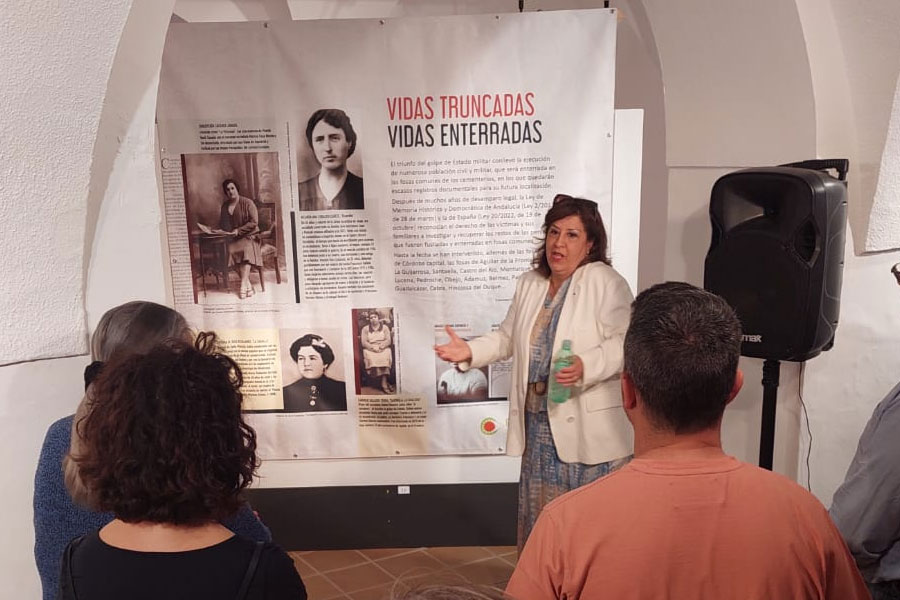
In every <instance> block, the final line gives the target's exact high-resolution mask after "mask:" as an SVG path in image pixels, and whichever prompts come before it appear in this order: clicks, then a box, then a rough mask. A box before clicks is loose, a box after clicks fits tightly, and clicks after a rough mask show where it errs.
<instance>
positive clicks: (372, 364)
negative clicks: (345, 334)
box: [359, 310, 394, 394]
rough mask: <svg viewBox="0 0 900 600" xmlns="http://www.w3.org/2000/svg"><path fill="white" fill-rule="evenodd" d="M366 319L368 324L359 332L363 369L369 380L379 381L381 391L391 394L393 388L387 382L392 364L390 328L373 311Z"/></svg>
mask: <svg viewBox="0 0 900 600" xmlns="http://www.w3.org/2000/svg"><path fill="white" fill-rule="evenodd" d="M368 318H369V322H368V323H367V324H366V325H364V326H363V328H362V330H360V332H359V343H360V345H361V346H362V347H363V367H364V368H365V369H366V374H367V375H368V376H369V377H370V378H371V379H373V380H375V381H378V380H379V379H380V383H381V391H383V392H384V393H385V394H393V393H394V386H392V385H391V383H390V381H388V377H389V376H390V374H391V366H393V364H394V355H393V352H392V350H391V346H392V345H393V343H394V342H393V337H392V336H391V328H390V327H388V326H387V325H385V324H384V323H383V322H382V321H381V317H379V316H378V313H377V312H376V311H374V310H373V311H371V312H370V313H369V317H368Z"/></svg>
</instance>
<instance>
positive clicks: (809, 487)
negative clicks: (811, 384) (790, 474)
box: [797, 361, 812, 492]
mask: <svg viewBox="0 0 900 600" xmlns="http://www.w3.org/2000/svg"><path fill="white" fill-rule="evenodd" d="M805 369H806V362H805V361H804V362H802V363H800V377H799V378H798V379H797V397H798V398H800V407H801V408H802V409H803V418H804V420H805V421H806V435H807V437H809V444H808V445H807V447H806V489H807V490H808V491H810V492H812V483H811V478H810V473H809V457H810V455H811V454H812V428H811V427H810V425H809V412H808V411H807V410H806V403H805V402H804V401H803V374H804V371H805Z"/></svg>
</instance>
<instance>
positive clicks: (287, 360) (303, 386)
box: [280, 329, 347, 412]
mask: <svg viewBox="0 0 900 600" xmlns="http://www.w3.org/2000/svg"><path fill="white" fill-rule="evenodd" d="M280 342H281V343H280V345H281V353H282V357H281V378H282V383H283V385H284V387H283V388H282V394H283V397H284V412H326V411H328V412H334V411H346V410H347V387H346V384H345V382H344V366H343V364H344V361H343V360H342V356H341V337H340V332H339V331H338V330H337V329H316V330H309V331H307V330H302V329H283V330H281V332H280Z"/></svg>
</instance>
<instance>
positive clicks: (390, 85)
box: [159, 10, 616, 459]
mask: <svg viewBox="0 0 900 600" xmlns="http://www.w3.org/2000/svg"><path fill="white" fill-rule="evenodd" d="M615 26H616V18H615V14H614V13H613V12H612V11H609V10H595V11H572V12H546V13H526V14H510V15H490V16H464V17H437V18H406V19H390V20H376V19H373V20H347V21H298V22H292V23H277V24H275V23H273V24H268V25H265V24H260V23H240V24H173V25H172V27H171V30H170V33H169V38H168V41H167V45H166V50H165V55H164V58H163V68H162V74H161V80H160V93H159V124H160V125H159V133H160V142H161V144H160V145H161V156H160V159H161V165H162V177H163V189H164V204H165V215H166V231H167V237H168V253H169V261H170V268H171V276H172V286H173V290H174V294H175V303H176V308H177V309H178V310H180V311H182V313H183V314H185V316H187V317H188V318H189V320H190V321H191V322H192V323H194V324H195V325H196V326H198V327H200V328H203V329H214V330H216V331H217V332H218V333H219V335H220V337H221V338H222V340H223V343H224V347H225V349H226V350H227V352H228V353H229V354H230V355H232V356H233V357H234V358H235V359H236V360H237V361H238V362H239V363H240V364H241V367H242V369H243V371H244V378H245V384H244V403H245V410H247V411H248V415H249V416H248V420H249V421H250V422H251V424H252V425H253V427H254V428H255V429H256V431H257V433H258V436H259V449H260V454H261V456H262V458H264V459H294V458H328V457H359V456H363V457H364V456H398V455H422V454H497V453H504V452H505V438H506V417H507V403H506V390H507V389H508V385H509V366H508V365H507V364H498V365H492V366H491V367H490V368H486V369H482V370H474V371H470V372H468V373H465V374H463V373H461V372H459V371H458V370H456V369H455V368H454V367H453V365H450V364H446V363H442V362H441V361H440V360H437V359H436V358H435V356H434V353H433V350H432V346H433V345H434V344H435V343H441V342H442V341H443V340H444V339H445V333H444V331H443V326H444V325H445V324H451V325H453V327H454V328H455V329H456V330H457V332H458V333H459V334H460V335H462V336H475V335H479V334H481V333H484V332H487V331H489V330H490V329H491V328H493V327H496V326H497V325H498V324H499V322H500V321H501V320H502V319H503V317H504V315H505V314H506V310H507V308H508V305H509V301H510V299H511V297H512V294H513V291H514V286H515V280H516V277H517V276H518V275H519V274H520V273H522V272H524V271H525V270H527V269H528V268H530V264H531V259H532V255H533V251H534V247H535V236H536V235H538V234H539V233H540V225H541V222H542V218H543V215H544V213H545V212H546V210H547V208H548V207H549V205H550V202H551V201H552V198H553V196H554V195H555V194H556V193H567V194H571V195H577V196H583V197H587V198H590V199H593V200H596V201H597V202H598V204H599V206H600V210H601V213H602V214H603V217H604V220H605V222H606V225H607V228H608V229H611V226H612V223H611V220H610V219H611V214H610V206H611V197H610V196H611V189H612V150H613V143H612V142H613V139H612V135H613V92H614V89H613V86H614V65H615ZM323 110H324V112H322V111H323ZM354 138H355V139H354ZM232 188H234V189H233V190H232ZM242 261H246V262H245V264H247V265H249V273H246V272H245V273H242V269H246V268H247V267H242V266H241V265H240V264H237V263H240V262H242ZM248 281H249V284H248V283H247V282H248ZM263 287H264V289H263Z"/></svg>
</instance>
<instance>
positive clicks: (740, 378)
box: [725, 369, 744, 404]
mask: <svg viewBox="0 0 900 600" xmlns="http://www.w3.org/2000/svg"><path fill="white" fill-rule="evenodd" d="M743 386H744V372H743V371H741V370H740V369H738V370H737V371H735V373H734V385H733V386H731V392H729V394H728V400H726V401H725V404H728V403H729V402H731V401H732V400H734V397H735V396H737V395H738V392H740V391H741V388H742V387H743Z"/></svg>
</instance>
